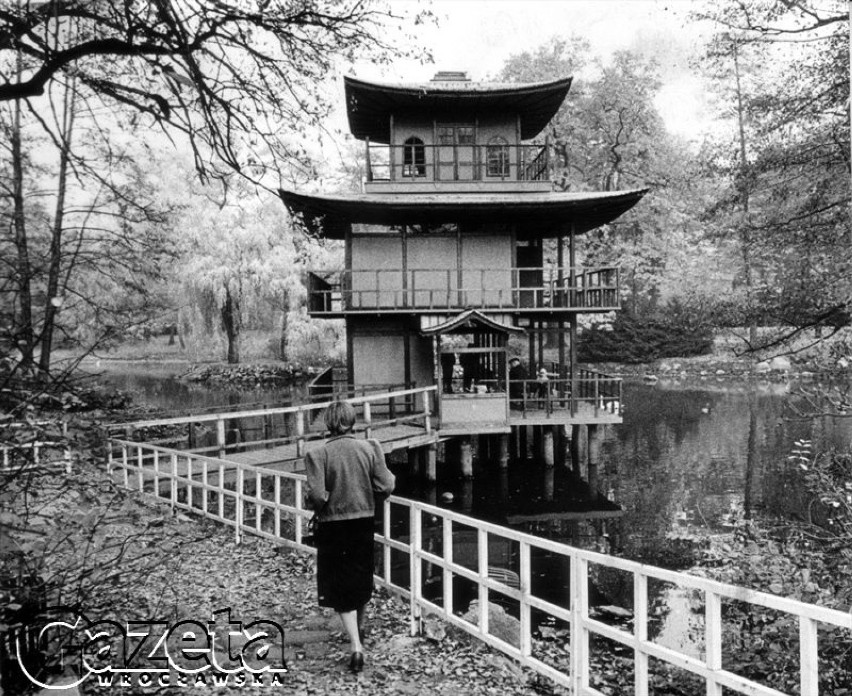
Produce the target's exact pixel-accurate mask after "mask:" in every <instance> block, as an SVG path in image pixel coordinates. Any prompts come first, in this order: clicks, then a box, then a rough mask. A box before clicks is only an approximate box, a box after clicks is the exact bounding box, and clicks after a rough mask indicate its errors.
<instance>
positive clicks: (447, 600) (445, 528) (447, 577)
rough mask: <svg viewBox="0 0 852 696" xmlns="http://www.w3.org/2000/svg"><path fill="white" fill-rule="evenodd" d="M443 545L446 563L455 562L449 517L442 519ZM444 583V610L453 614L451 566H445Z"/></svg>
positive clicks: (450, 614) (451, 525)
mask: <svg viewBox="0 0 852 696" xmlns="http://www.w3.org/2000/svg"><path fill="white" fill-rule="evenodd" d="M441 525H442V527H441V545H442V546H443V547H444V561H445V562H446V563H452V562H453V521H452V520H451V519H449V518H448V517H444V518H442V520H441ZM443 585H444V611H445V612H446V613H447V614H448V615H449V616H452V614H453V572H452V571H451V570H450V569H449V568H444V573H443Z"/></svg>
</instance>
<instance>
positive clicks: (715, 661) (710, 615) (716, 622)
mask: <svg viewBox="0 0 852 696" xmlns="http://www.w3.org/2000/svg"><path fill="white" fill-rule="evenodd" d="M704 626H705V628H704V651H705V653H706V661H707V668H708V669H711V670H720V669H722V602H721V598H720V597H719V595H717V594H716V593H715V592H711V591H710V590H707V591H706V592H705V593H704ZM705 693H706V694H707V696H722V685H721V684H718V683H717V682H716V679H715V678H714V677H713V676H711V677H710V678H709V679H708V680H707V682H706V691H705ZM805 693H806V692H805V691H802V695H803V696H804V694H805ZM814 693H816V692H814Z"/></svg>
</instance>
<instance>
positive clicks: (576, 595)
mask: <svg viewBox="0 0 852 696" xmlns="http://www.w3.org/2000/svg"><path fill="white" fill-rule="evenodd" d="M588 616H589V564H588V562H587V561H586V560H585V559H583V558H579V557H577V556H573V557H572V558H571V683H572V686H573V692H574V693H575V694H582V693H585V690H586V688H587V687H588V685H589V632H588V630H587V629H586V628H585V626H584V625H583V624H584V622H585V621H586V619H587V618H588Z"/></svg>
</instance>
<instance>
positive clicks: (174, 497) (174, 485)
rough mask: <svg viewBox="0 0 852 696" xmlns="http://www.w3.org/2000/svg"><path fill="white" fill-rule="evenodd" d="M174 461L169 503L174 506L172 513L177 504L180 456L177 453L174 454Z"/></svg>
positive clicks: (172, 457) (172, 458)
mask: <svg viewBox="0 0 852 696" xmlns="http://www.w3.org/2000/svg"><path fill="white" fill-rule="evenodd" d="M171 460H172V462H171V463H172V477H171V479H170V480H169V488H170V489H171V490H170V491H169V498H170V500H169V503H170V504H171V506H172V511H174V509H175V504H176V503H177V470H178V456H177V452H173V453H172V456H171Z"/></svg>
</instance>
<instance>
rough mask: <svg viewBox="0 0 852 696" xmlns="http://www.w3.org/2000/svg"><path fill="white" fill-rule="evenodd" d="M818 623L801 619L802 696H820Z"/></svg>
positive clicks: (804, 618) (800, 663)
mask: <svg viewBox="0 0 852 696" xmlns="http://www.w3.org/2000/svg"><path fill="white" fill-rule="evenodd" d="M817 628H818V626H817V622H816V621H815V620H814V619H809V618H807V617H806V616H800V617H799V674H800V679H801V686H800V689H799V693H800V694H801V696H819V649H818V648H819V644H818V640H817V638H818V634H817Z"/></svg>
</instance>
